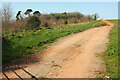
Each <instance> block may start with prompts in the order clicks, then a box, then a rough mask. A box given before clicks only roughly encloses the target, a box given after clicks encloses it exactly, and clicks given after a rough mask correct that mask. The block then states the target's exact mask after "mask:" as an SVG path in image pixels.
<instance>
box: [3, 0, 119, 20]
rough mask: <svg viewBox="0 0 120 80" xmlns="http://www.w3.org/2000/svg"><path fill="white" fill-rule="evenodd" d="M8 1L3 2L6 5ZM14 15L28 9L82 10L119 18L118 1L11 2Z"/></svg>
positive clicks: (44, 11)
mask: <svg viewBox="0 0 120 80" xmlns="http://www.w3.org/2000/svg"><path fill="white" fill-rule="evenodd" d="M5 3H6V2H3V3H2V5H4V4H5ZM9 3H10V4H11V7H12V11H13V16H14V18H15V15H16V14H17V12H18V11H19V10H20V11H22V13H24V12H25V11H26V10H27V9H32V10H33V12H34V11H36V10H38V11H40V12H41V13H51V12H52V13H62V12H80V13H82V14H85V15H88V14H90V15H92V14H95V13H98V15H99V16H100V18H102V19H117V18H118V2H9Z"/></svg>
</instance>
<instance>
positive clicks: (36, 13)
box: [33, 11, 41, 16]
mask: <svg viewBox="0 0 120 80" xmlns="http://www.w3.org/2000/svg"><path fill="white" fill-rule="evenodd" d="M33 14H34V15H37V16H40V15H41V13H40V12H39V11H35V12H34V13H33Z"/></svg>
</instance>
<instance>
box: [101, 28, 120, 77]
mask: <svg viewBox="0 0 120 80" xmlns="http://www.w3.org/2000/svg"><path fill="white" fill-rule="evenodd" d="M109 40H110V42H109V44H108V48H107V50H106V51H105V52H104V53H103V54H102V55H101V57H102V59H103V60H104V65H105V70H104V71H100V72H99V74H101V76H100V77H102V78H103V77H105V78H107V77H109V78H118V54H119V53H118V27H113V28H112V30H111V32H110V35H109Z"/></svg>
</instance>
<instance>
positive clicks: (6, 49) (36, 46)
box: [2, 21, 96, 64]
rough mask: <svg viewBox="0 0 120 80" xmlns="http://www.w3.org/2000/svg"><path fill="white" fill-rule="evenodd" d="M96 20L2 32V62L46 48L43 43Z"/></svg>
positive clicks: (89, 24)
mask: <svg viewBox="0 0 120 80" xmlns="http://www.w3.org/2000/svg"><path fill="white" fill-rule="evenodd" d="M95 22H96V21H91V22H90V23H88V24H82V25H69V26H68V25H65V26H63V27H54V28H52V29H42V30H23V31H21V32H20V31H16V32H7V31H5V32H3V37H5V38H3V39H4V40H3V55H2V58H3V64H5V63H9V62H11V61H12V60H15V59H18V58H20V57H23V56H25V55H28V54H33V53H35V52H39V51H41V50H43V49H45V48H46V46H45V44H48V43H52V42H54V41H55V40H56V39H58V38H59V37H63V36H66V35H69V34H71V33H77V32H81V31H84V30H86V29H89V28H92V27H93V24H94V23H95Z"/></svg>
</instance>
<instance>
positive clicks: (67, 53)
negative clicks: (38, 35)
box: [6, 21, 113, 78]
mask: <svg viewBox="0 0 120 80" xmlns="http://www.w3.org/2000/svg"><path fill="white" fill-rule="evenodd" d="M105 22H107V23H108V24H110V25H111V26H103V27H98V28H91V29H89V30H86V31H83V32H80V33H77V34H72V35H69V36H67V37H63V38H60V39H58V41H57V42H55V43H54V44H53V45H51V46H50V48H48V49H46V50H44V51H43V52H42V61H40V62H37V63H33V64H30V65H28V66H27V67H26V68H24V69H25V70H27V71H29V72H30V73H31V74H32V75H35V76H36V77H48V78H89V77H90V78H94V77H96V74H95V71H97V70H100V69H101V68H102V66H101V63H102V62H103V61H101V59H100V58H99V57H96V56H97V54H98V53H102V52H103V51H104V50H105V49H106V43H108V42H109V40H108V35H109V32H110V30H111V28H112V26H113V24H111V23H110V22H108V21H105ZM37 57H41V56H40V55H38V54H37ZM15 72H17V73H18V74H19V75H20V76H21V77H24V78H25V77H27V78H28V77H30V76H29V75H28V74H25V72H24V73H23V70H21V69H20V70H15ZM6 75H7V76H9V78H10V77H11V78H13V77H17V76H16V75H15V74H14V73H13V72H12V71H10V72H6Z"/></svg>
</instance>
